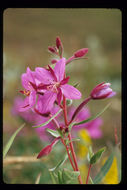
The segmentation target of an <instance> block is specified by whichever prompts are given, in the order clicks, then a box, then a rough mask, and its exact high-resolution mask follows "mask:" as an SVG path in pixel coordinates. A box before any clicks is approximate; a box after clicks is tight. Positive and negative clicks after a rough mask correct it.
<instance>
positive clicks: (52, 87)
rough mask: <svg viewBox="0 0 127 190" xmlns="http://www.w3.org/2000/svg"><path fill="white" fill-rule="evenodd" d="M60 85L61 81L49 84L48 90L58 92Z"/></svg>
mask: <svg viewBox="0 0 127 190" xmlns="http://www.w3.org/2000/svg"><path fill="white" fill-rule="evenodd" d="M59 87H60V82H54V83H53V84H51V85H49V86H47V90H50V91H52V92H56V93H58V89H57V88H59Z"/></svg>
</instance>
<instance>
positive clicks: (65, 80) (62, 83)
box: [60, 76, 70, 85]
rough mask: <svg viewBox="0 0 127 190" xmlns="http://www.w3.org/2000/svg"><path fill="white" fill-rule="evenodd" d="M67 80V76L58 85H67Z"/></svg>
mask: <svg viewBox="0 0 127 190" xmlns="http://www.w3.org/2000/svg"><path fill="white" fill-rule="evenodd" d="M69 79H70V77H69V76H68V77H66V78H64V79H63V80H62V81H61V82H60V84H61V85H64V84H67V83H68V81H69Z"/></svg>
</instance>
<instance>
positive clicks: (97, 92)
mask: <svg viewBox="0 0 127 190" xmlns="http://www.w3.org/2000/svg"><path fill="white" fill-rule="evenodd" d="M110 85H111V84H110V83H104V82H102V83H100V84H98V85H97V86H96V87H95V88H94V89H93V90H92V92H91V94H90V96H91V98H92V99H104V98H111V97H112V96H114V95H116V92H114V91H113V90H112V89H111V88H110V87H109V86H110Z"/></svg>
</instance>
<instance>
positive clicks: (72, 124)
mask: <svg viewBox="0 0 127 190" xmlns="http://www.w3.org/2000/svg"><path fill="white" fill-rule="evenodd" d="M74 125H75V123H74V122H73V123H71V124H70V125H69V126H68V128H69V131H71V129H72V127H73V126H74Z"/></svg>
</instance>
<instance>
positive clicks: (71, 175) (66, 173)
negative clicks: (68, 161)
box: [62, 168, 80, 179]
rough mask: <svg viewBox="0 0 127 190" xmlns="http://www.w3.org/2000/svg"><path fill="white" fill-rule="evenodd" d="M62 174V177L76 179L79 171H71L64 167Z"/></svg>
mask: <svg viewBox="0 0 127 190" xmlns="http://www.w3.org/2000/svg"><path fill="white" fill-rule="evenodd" d="M62 175H63V178H64V179H76V178H77V177H78V176H79V175H80V172H79V171H71V170H68V169H66V168H64V169H63V172H62Z"/></svg>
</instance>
